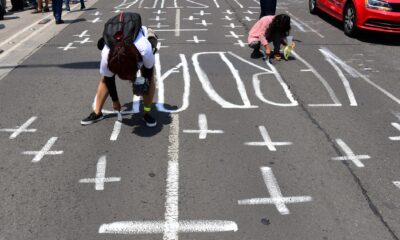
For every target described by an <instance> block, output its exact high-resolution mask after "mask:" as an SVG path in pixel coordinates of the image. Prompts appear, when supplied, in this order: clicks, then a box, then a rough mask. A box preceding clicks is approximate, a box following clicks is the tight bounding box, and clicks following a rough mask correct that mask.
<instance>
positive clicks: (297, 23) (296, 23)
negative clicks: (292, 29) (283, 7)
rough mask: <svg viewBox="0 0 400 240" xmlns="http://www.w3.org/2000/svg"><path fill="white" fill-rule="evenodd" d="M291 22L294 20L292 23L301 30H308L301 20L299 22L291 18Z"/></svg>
mask: <svg viewBox="0 0 400 240" xmlns="http://www.w3.org/2000/svg"><path fill="white" fill-rule="evenodd" d="M291 22H292V24H293V25H294V26H296V27H297V28H298V29H299V30H300V31H302V32H306V30H305V29H304V28H303V26H302V25H301V24H300V23H299V22H297V21H296V20H294V19H291Z"/></svg>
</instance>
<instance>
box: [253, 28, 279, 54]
mask: <svg viewBox="0 0 400 240" xmlns="http://www.w3.org/2000/svg"><path fill="white" fill-rule="evenodd" d="M267 40H268V42H272V45H274V51H273V52H272V54H277V53H279V51H280V50H281V44H282V35H281V34H280V33H273V32H272V33H271V34H270V35H269V37H268V39H267ZM249 47H250V48H252V49H254V51H255V52H258V51H260V48H261V43H260V41H257V42H256V41H254V42H252V43H250V44H249Z"/></svg>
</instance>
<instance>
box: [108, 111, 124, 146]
mask: <svg viewBox="0 0 400 240" xmlns="http://www.w3.org/2000/svg"><path fill="white" fill-rule="evenodd" d="M117 114H118V119H117V121H115V124H114V129H113V131H112V133H111V137H110V140H111V141H116V140H117V139H118V136H119V133H120V132H121V128H122V114H121V113H120V112H118V113H117Z"/></svg>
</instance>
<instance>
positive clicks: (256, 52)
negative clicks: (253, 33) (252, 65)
mask: <svg viewBox="0 0 400 240" xmlns="http://www.w3.org/2000/svg"><path fill="white" fill-rule="evenodd" d="M250 57H251V58H253V59H258V58H261V57H263V54H262V53H261V52H260V50H259V49H254V51H253V52H252V53H251V55H250Z"/></svg>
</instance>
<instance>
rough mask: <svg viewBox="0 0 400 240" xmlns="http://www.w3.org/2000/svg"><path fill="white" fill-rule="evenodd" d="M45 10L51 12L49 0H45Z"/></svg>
mask: <svg viewBox="0 0 400 240" xmlns="http://www.w3.org/2000/svg"><path fill="white" fill-rule="evenodd" d="M39 1H42V0H39ZM44 11H45V12H49V11H50V9H49V0H44Z"/></svg>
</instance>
